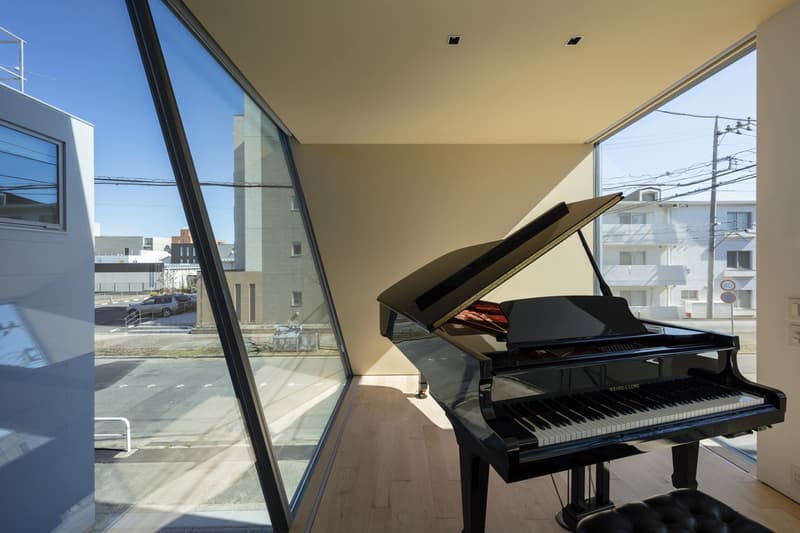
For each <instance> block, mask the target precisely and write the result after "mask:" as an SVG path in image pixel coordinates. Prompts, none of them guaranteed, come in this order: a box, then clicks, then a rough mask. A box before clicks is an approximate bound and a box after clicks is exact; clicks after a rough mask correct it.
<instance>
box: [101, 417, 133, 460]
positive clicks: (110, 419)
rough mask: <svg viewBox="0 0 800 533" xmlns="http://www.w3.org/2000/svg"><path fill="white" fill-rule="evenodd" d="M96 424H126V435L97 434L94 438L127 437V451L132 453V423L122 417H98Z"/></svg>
mask: <svg viewBox="0 0 800 533" xmlns="http://www.w3.org/2000/svg"><path fill="white" fill-rule="evenodd" d="M94 421H95V422H114V421H116V422H122V423H123V424H125V433H95V434H94V438H96V439H97V438H111V437H125V451H126V452H129V453H130V451H131V449H132V448H131V421H130V420H128V419H127V418H125V417H122V416H96V417H94Z"/></svg>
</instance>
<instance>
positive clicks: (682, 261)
mask: <svg viewBox="0 0 800 533" xmlns="http://www.w3.org/2000/svg"><path fill="white" fill-rule="evenodd" d="M708 216H709V202H708V201H680V202H674V201H666V202H662V201H661V196H660V191H659V190H657V189H644V190H640V191H635V192H633V193H631V194H630V195H628V197H627V198H626V199H625V200H624V201H622V202H620V204H619V206H618V207H616V208H615V209H613V210H612V211H610V212H609V213H608V214H606V215H605V216H604V217H603V221H602V226H601V230H600V231H601V242H602V258H603V275H604V276H605V278H606V281H607V282H608V284H609V286H611V288H612V290H613V291H614V293H615V294H618V295H620V296H623V297H625V298H626V299H627V300H628V303H629V304H630V305H631V307H632V308H633V309H634V310H635V312H636V313H638V314H639V315H640V316H642V317H649V318H657V319H677V318H683V317H686V318H690V317H693V318H706V296H707V294H708V292H707V291H708ZM755 217H756V205H755V202H754V201H743V202H731V201H720V202H717V220H718V223H717V226H716V229H715V248H714V276H713V283H712V287H711V290H712V299H713V301H714V311H713V312H714V316H715V317H717V318H720V317H728V316H730V313H731V306H730V305H728V304H725V303H723V302H722V301H721V300H720V294H721V293H722V292H723V291H722V289H721V288H720V282H721V281H722V280H723V279H727V280H734V282H735V285H736V289H735V294H736V296H737V299H736V303H735V304H734V306H733V312H734V315H735V316H755V310H756V279H755V275H756V273H755V270H756V266H755V255H756V231H755V219H756V218H755Z"/></svg>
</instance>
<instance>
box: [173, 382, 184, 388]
mask: <svg viewBox="0 0 800 533" xmlns="http://www.w3.org/2000/svg"><path fill="white" fill-rule="evenodd" d="M175 388H176V389H182V388H183V383H181V384H180V385H175Z"/></svg>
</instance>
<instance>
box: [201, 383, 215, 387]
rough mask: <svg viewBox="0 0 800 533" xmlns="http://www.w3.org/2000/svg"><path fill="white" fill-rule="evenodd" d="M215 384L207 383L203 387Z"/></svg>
mask: <svg viewBox="0 0 800 533" xmlns="http://www.w3.org/2000/svg"><path fill="white" fill-rule="evenodd" d="M213 386H214V385H213V384H212V383H206V384H205V385H203V388H207V387H213Z"/></svg>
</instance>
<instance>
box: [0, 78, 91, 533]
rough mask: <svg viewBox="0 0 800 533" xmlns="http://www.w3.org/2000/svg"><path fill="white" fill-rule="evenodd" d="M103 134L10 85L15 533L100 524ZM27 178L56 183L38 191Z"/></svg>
mask: <svg viewBox="0 0 800 533" xmlns="http://www.w3.org/2000/svg"><path fill="white" fill-rule="evenodd" d="M93 130H94V128H93V127H92V126H91V125H90V124H88V123H86V122H84V121H83V120H81V119H79V118H77V117H74V116H71V115H68V114H67V113H64V112H63V111H60V110H58V109H55V108H53V107H51V106H49V105H47V104H45V103H43V102H41V101H39V100H36V99H34V98H31V97H29V96H26V95H25V94H22V93H20V92H18V91H16V90H14V89H10V88H8V87H6V86H5V85H0V168H3V169H4V170H3V171H1V172H0V173H2V174H4V175H0V194H4V195H5V200H6V203H5V204H3V203H0V243H2V244H1V245H0V247H1V248H2V250H3V252H2V260H0V330H2V331H1V332H0V487H2V491H1V492H2V498H0V516H2V517H3V526H2V528H3V529H4V530H6V531H56V530H57V531H64V532H70V531H85V530H86V529H87V528H89V527H90V526H91V525H92V523H93V521H94V509H95V502H94V453H93V439H92V435H93V431H94V428H93V418H92V417H93V416H94V368H93V366H94V343H93V324H94V318H93V305H92V270H93V269H92V263H93V261H92V229H91V221H93V220H94V191H93V183H94V138H93V135H94V133H93ZM6 174H13V175H14V176H16V177H17V178H18V179H17V180H15V179H9V178H8V176H6ZM19 178H21V181H23V183H28V182H30V181H33V180H35V181H36V182H38V183H45V184H46V187H38V188H36V189H34V190H32V192H33V193H34V194H30V192H28V191H27V190H26V188H24V187H22V188H20V187H19V181H20V179H19ZM10 191H14V192H13V193H10ZM9 193H10V194H9ZM42 193H44V194H42ZM17 196H18V200H19V201H17V199H16V197H17Z"/></svg>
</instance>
